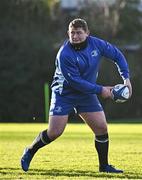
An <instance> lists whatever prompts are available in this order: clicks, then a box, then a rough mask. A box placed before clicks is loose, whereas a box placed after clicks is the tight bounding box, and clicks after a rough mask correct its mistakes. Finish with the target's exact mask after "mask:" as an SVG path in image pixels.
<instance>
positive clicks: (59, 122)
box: [21, 115, 68, 171]
mask: <svg viewBox="0 0 142 180" xmlns="http://www.w3.org/2000/svg"><path fill="white" fill-rule="evenodd" d="M67 121H68V115H65V116H50V117H49V127H48V130H47V129H46V130H44V131H42V132H40V133H39V135H38V136H37V137H36V138H35V139H34V141H33V143H32V144H31V145H30V146H29V147H27V148H26V149H25V150H24V153H23V155H22V158H21V167H22V169H23V170H24V171H28V169H29V165H30V162H31V160H32V158H33V156H34V155H35V153H36V152H37V151H38V150H39V149H40V148H42V147H44V146H45V145H48V144H49V143H51V142H52V141H54V140H55V139H56V138H58V137H59V136H60V135H61V134H62V133H63V131H64V129H65V126H66V124H67Z"/></svg>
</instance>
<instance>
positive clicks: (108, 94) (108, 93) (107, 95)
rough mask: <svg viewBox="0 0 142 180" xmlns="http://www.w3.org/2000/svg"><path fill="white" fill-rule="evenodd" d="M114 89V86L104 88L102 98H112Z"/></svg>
mask: <svg viewBox="0 0 142 180" xmlns="http://www.w3.org/2000/svg"><path fill="white" fill-rule="evenodd" d="M112 88H113V86H103V89H102V93H101V96H102V97H103V98H105V99H106V98H112V93H111V90H112Z"/></svg>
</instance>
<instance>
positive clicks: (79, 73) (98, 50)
mask: <svg viewBox="0 0 142 180" xmlns="http://www.w3.org/2000/svg"><path fill="white" fill-rule="evenodd" d="M68 37H69V38H68V39H67V40H66V41H65V42H64V43H63V45H62V46H61V48H60V49H59V51H58V53H57V57H56V70H55V74H54V78H53V83H52V85H51V88H52V97H51V103H50V114H49V126H48V129H46V130H44V131H42V132H40V133H39V135H38V136H37V137H36V138H35V140H34V141H33V143H32V144H31V145H30V146H28V147H27V148H26V149H25V150H24V153H23V155H22V158H21V167H22V169H23V170H24V171H28V169H29V165H30V162H31V160H32V158H33V156H34V155H35V153H36V152H37V151H38V150H39V149H40V148H42V147H44V146H46V145H48V144H49V143H51V142H52V141H54V140H55V139H57V138H58V137H59V136H60V135H61V134H62V133H63V131H64V129H65V127H66V124H67V122H68V115H69V114H70V112H71V111H72V110H73V109H74V108H75V109H76V112H77V113H78V114H79V116H80V117H81V118H82V119H83V120H84V121H85V122H86V124H87V125H88V126H89V127H90V128H91V130H92V132H93V133H94V136H95V140H94V143H95V147H96V150H97V153H98V160H99V171H100V172H108V173H123V170H120V169H117V168H115V167H114V166H112V165H110V164H109V162H108V148H109V136H108V129H107V121H106V117H105V113H104V110H103V107H102V105H101V104H100V102H99V100H98V97H97V96H98V95H100V96H102V97H103V98H110V99H111V98H112V94H111V89H112V88H113V86H103V85H99V84H97V82H96V81H97V76H98V72H99V68H100V63H101V59H102V57H103V56H104V57H106V59H109V60H111V61H112V62H113V63H115V64H116V66H117V68H118V71H119V73H120V76H121V78H122V80H123V81H124V84H125V85H127V86H128V87H129V90H130V96H131V94H132V86H131V82H130V77H129V68H128V64H127V61H126V59H125V57H124V55H123V54H122V52H121V51H120V50H119V49H118V48H117V47H116V46H114V45H112V44H110V43H109V42H107V41H104V40H102V39H100V38H97V37H95V36H90V34H89V29H88V25H87V22H86V21H85V20H84V19H80V18H77V19H74V20H73V21H71V22H70V23H69V27H68ZM108 73H109V70H108Z"/></svg>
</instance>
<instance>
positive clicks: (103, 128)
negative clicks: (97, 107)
mask: <svg viewBox="0 0 142 180" xmlns="http://www.w3.org/2000/svg"><path fill="white" fill-rule="evenodd" d="M97 129H98V131H99V132H100V133H107V125H106V124H104V123H102V124H99V125H98V126H97Z"/></svg>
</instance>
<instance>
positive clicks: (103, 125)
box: [80, 111, 123, 173]
mask: <svg viewBox="0 0 142 180" xmlns="http://www.w3.org/2000/svg"><path fill="white" fill-rule="evenodd" d="M80 116H81V117H82V118H83V120H84V121H85V122H86V123H87V124H88V125H89V127H90V128H91V129H92V131H93V132H94V134H95V147H96V150H97V153H98V158H99V170H100V172H109V173H122V172H123V171H122V170H118V169H116V168H114V167H113V166H111V165H109V164H108V148H109V138H108V131H107V122H106V118H105V114H104V112H103V111H98V112H85V113H80Z"/></svg>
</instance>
